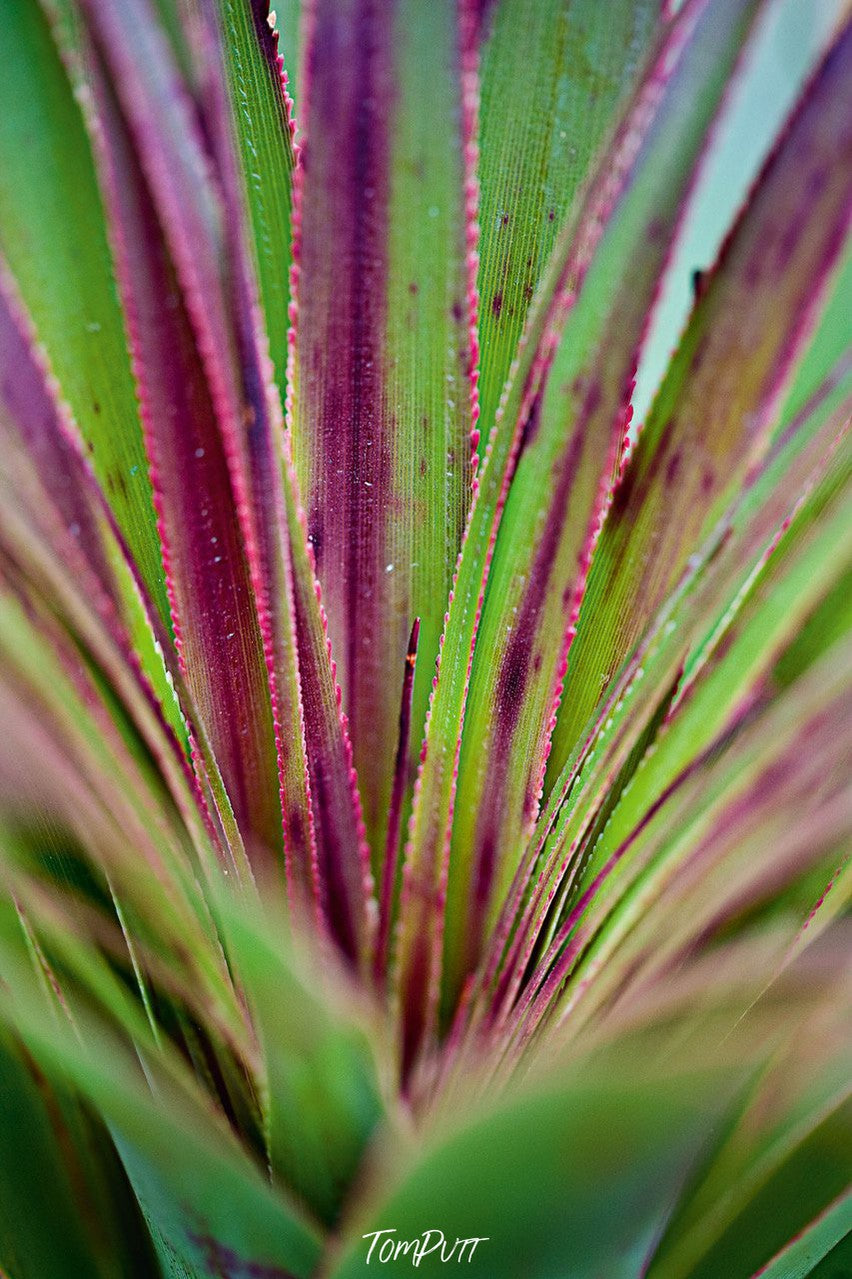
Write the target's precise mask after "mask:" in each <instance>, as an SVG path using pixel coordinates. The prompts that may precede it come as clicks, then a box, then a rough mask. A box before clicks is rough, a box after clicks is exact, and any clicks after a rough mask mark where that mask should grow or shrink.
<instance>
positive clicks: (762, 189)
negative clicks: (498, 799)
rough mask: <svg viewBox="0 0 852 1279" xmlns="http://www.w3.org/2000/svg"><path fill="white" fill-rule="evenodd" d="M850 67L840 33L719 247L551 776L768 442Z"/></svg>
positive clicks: (844, 133) (817, 276)
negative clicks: (698, 542)
mask: <svg viewBox="0 0 852 1279" xmlns="http://www.w3.org/2000/svg"><path fill="white" fill-rule="evenodd" d="M850 58H852V35H850V34H849V33H848V32H847V34H846V36H845V37H844V38H843V39H841V41H840V43H839V44H838V45H837V46H836V48H835V49H834V51H833V52H832V54H831V55H830V57H829V60H828V61H827V63H826V64H825V66H824V68H823V70H822V72H821V74H820V76H819V78H818V80H817V81H816V83H815V84H814V85H813V86H812V87H811V90H810V92H809V94H808V96H807V99H806V101H805V103H804V104H803V105H802V106H801V107H800V109H799V111H798V113H797V115H796V117H795V120H794V122H793V123H792V124H791V125H790V130H789V132H788V134H787V136H786V137H785V138H784V141H783V144H782V145H781V147H780V149H779V150H778V151H777V152H776V153H775V155H774V156H773V158H772V159H771V160H770V162H769V165H768V167H767V170H766V171H765V173H764V175H763V179H762V181H761V183H760V186H759V188H758V190H757V192H756V193H755V195H754V198H753V200H752V202H751V203H750V206H749V210H748V214H747V215H746V218H745V220H744V221H743V222H742V224H741V226H740V228H739V230H738V232H737V233H736V234H735V235H734V236H733V238H732V239H731V240H729V242H728V245H727V246H726V249H725V252H724V254H723V258H722V261H721V262H720V264H719V266H718V267H717V269H716V271H715V272H714V275H713V278H712V280H711V282H710V283H709V285H708V286H707V292H706V294H705V296H704V297H703V298H702V300H701V302H700V303H699V306H698V309H697V311H696V314H695V316H694V317H693V320H692V322H691V324H690V327H689V329H688V331H687V334H686V335H685V337H684V340H683V342H682V344H681V347H680V349H679V351H678V354H677V357H676V359H675V362H674V364H673V366H672V368H671V371H670V373H669V375H668V377H667V380H666V383H665V385H664V387H663V388H662V389H661V391H660V395H659V397H658V399H657V402H656V404H655V407H654V410H653V412H652V414H651V416H650V418H649V421H648V424H647V426H646V427H645V430H644V431H643V433H642V435H641V437H640V440H639V443H638V445H637V447H636V450H635V452H634V454H633V456H632V457H631V459H630V462H629V464H628V465H627V467H626V469H625V473H624V475H623V476H622V478H621V480H620V483H619V484H618V486H617V488H616V491H615V495H614V499H613V505H612V508H611V510H610V512H609V514H608V518H607V521H606V525H605V527H604V530H603V532H602V535H601V540H600V543H599V545H598V548H597V551H596V554H595V561H594V564H593V566H592V571H591V575H590V580H589V586H588V590H587V592H586V595H585V598H584V606H583V609H581V612H580V617H579V619H578V624H577V639H576V641H575V643H574V644H573V645H572V649H571V653H570V655H569V659H568V672H567V675H566V693H565V697H564V699H563V704H562V707H561V709H560V715H559V720H558V723H557V727H556V730H555V733H554V741H553V754H552V757H551V766H552V769H553V770H554V772H556V771H558V770H559V769H560V768H561V767H562V765H563V763H564V762H565V759H566V758H567V756H568V753H569V752H570V750H571V748H572V746H573V744H574V742H575V741H576V740H577V737H578V736H579V734H580V733H581V731H582V729H583V727H584V725H585V722H586V720H587V718H588V716H589V714H590V713H591V711H592V710H593V709H594V704H595V702H596V701H597V699H598V696H599V690H600V689H601V688H606V686H607V684H608V683H609V680H610V679H611V678H612V675H613V672H614V671H615V670H616V669H617V667H618V665H619V662H620V660H621V659H622V658H623V656H624V654H625V652H626V651H628V650H629V647H630V645H631V643H632V642H633V641H634V640H635V639H636V638H637V636H638V635H639V634H640V633H641V630H642V629H643V626H644V625H645V624H646V623H647V621H648V619H649V617H650V616H651V615H652V613H653V611H654V609H655V607H656V606H657V605H658V604H659V603H660V602H661V600H662V599H663V598H664V597H665V595H666V594H667V593H668V591H669V590H670V589H671V587H672V586H673V584H674V582H675V581H676V579H677V577H678V575H679V573H680V571H681V569H682V568H683V565H684V564H685V562H686V560H687V558H688V555H689V553H690V551H691V549H692V547H693V546H694V544H695V542H696V540H698V539H700V536H701V533H702V530H703V529H706V528H707V527H708V525H709V523H710V522H711V520H712V516H713V512H714V510H717V509H718V503H719V502H720V500H722V498H723V495H724V493H725V492H730V491H731V489H732V488H733V486H734V485H735V484H736V483H737V482H738V480H740V479H741V478H742V477H743V475H744V474H745V472H746V470H747V467H748V465H749V463H750V462H751V461H753V460H754V459H755V458H756V457H758V456H759V455H760V452H761V451H762V449H763V448H765V447H766V444H767V443H768V440H769V437H770V434H771V430H772V427H773V425H774V422H775V415H776V414H777V412H778V399H779V398H780V396H781V394H782V392H783V389H784V386H785V381H786V378H787V377H788V375H789V370H790V367H791V364H793V363H794V362H795V359H796V356H797V354H798V353H799V351H800V350H801V347H802V344H803V341H804V339H805V338H806V336H807V333H808V328H809V324H810V323H811V319H812V315H813V311H814V308H815V306H816V305H817V304H818V302H819V299H820V297H821V295H822V292H823V290H824V287H825V281H826V277H827V276H829V275H830V272H831V270H832V267H833V266H834V264H835V263H836V259H837V255H838V253H839V251H840V249H841V247H842V245H843V239H844V234H845V232H846V230H847V227H848V219H849V202H850V195H851V194H852V192H850V179H849V148H850V134H849V125H848V122H849V118H850V105H851V104H850V101H849V100H848V88H849V84H850V77H849V62H850ZM746 325H753V326H754V327H753V328H751V329H746V327H745V326H746ZM672 500H674V501H676V502H677V510H678V515H677V516H674V515H673V510H672V505H671V501H672ZM584 612H585V616H584ZM592 615H594V625H593V626H590V625H589V624H588V622H587V620H586V619H591V617H592Z"/></svg>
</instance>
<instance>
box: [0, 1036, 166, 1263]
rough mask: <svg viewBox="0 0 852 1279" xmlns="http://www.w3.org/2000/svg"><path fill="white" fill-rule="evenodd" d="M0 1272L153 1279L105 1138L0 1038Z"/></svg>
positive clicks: (146, 1245) (133, 1207) (140, 1229)
mask: <svg viewBox="0 0 852 1279" xmlns="http://www.w3.org/2000/svg"><path fill="white" fill-rule="evenodd" d="M0 1131H2V1134H3V1139H2V1141H0V1267H2V1269H3V1270H4V1271H7V1272H8V1273H9V1275H10V1276H12V1277H13V1279H68V1275H69V1274H72V1273H73V1274H78V1275H87V1276H89V1275H91V1276H92V1279H96V1277H97V1279H112V1276H114V1275H115V1274H116V1271H117V1269H118V1271H119V1272H120V1273H121V1274H122V1275H123V1276H125V1275H126V1276H127V1279H156V1276H157V1269H156V1265H155V1263H154V1259H153V1255H152V1252H151V1245H150V1241H149V1240H148V1238H147V1231H146V1229H145V1226H144V1224H143V1222H142V1219H141V1217H140V1215H139V1210H138V1206H137V1204H136V1201H135V1199H134V1197H133V1194H132V1192H131V1191H130V1187H129V1186H128V1184H127V1180H126V1177H125V1175H124V1172H123V1169H122V1168H121V1165H120V1163H119V1161H118V1157H117V1155H116V1153H115V1151H114V1150H113V1149H112V1146H111V1142H110V1139H109V1137H108V1135H107V1134H106V1133H105V1132H104V1131H103V1129H102V1128H101V1126H100V1125H99V1124H98V1123H97V1122H96V1121H95V1120H93V1119H92V1118H91V1116H90V1115H89V1114H87V1113H86V1111H85V1110H84V1109H83V1107H82V1106H81V1105H80V1104H79V1101H77V1100H76V1099H75V1098H74V1096H73V1095H72V1094H70V1093H69V1092H68V1090H67V1089H62V1088H60V1087H58V1086H57V1084H56V1083H55V1081H52V1080H51V1081H49V1080H48V1079H46V1078H45V1076H44V1075H43V1074H42V1073H41V1071H40V1070H39V1069H38V1067H37V1066H36V1063H35V1062H34V1061H33V1059H32V1058H31V1057H30V1056H29V1055H28V1054H27V1053H25V1052H24V1051H23V1050H22V1049H20V1048H19V1047H16V1046H15V1045H14V1044H13V1043H12V1041H11V1040H9V1039H8V1038H7V1036H6V1034H5V1031H4V1032H3V1033H2V1035H0Z"/></svg>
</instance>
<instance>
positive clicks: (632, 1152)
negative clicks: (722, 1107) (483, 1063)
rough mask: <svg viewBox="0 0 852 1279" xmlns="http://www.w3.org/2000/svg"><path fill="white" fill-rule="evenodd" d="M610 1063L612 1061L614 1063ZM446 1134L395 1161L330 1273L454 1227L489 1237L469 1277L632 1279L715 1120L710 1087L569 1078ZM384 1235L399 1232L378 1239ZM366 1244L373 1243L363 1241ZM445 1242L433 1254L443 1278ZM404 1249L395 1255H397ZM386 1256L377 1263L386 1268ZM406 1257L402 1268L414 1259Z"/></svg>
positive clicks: (344, 1274) (353, 1268) (468, 1257)
mask: <svg viewBox="0 0 852 1279" xmlns="http://www.w3.org/2000/svg"><path fill="white" fill-rule="evenodd" d="M610 1065H612V1063H610ZM568 1073H569V1077H568V1079H565V1080H564V1081H563V1082H560V1083H559V1084H554V1083H551V1084H550V1085H549V1086H548V1087H541V1086H539V1087H538V1089H537V1090H533V1089H532V1088H528V1089H527V1090H526V1091H525V1093H523V1094H522V1095H519V1096H515V1097H514V1098H512V1099H511V1100H510V1099H506V1100H504V1101H502V1102H501V1103H500V1104H499V1105H498V1106H496V1107H494V1108H493V1109H491V1111H490V1112H489V1111H485V1112H484V1113H482V1112H481V1111H480V1112H479V1113H476V1111H475V1112H474V1114H473V1115H472V1116H471V1117H469V1118H468V1119H466V1120H464V1121H461V1122H459V1121H457V1122H456V1123H455V1124H453V1125H452V1126H446V1127H445V1128H444V1129H443V1130H441V1129H439V1130H438V1131H437V1132H436V1133H434V1134H432V1135H429V1136H427V1137H426V1138H425V1140H424V1141H423V1143H422V1145H421V1146H420V1148H419V1149H418V1148H416V1147H415V1148H414V1149H412V1150H411V1151H410V1152H407V1153H403V1152H400V1154H398V1155H397V1157H396V1159H395V1160H394V1161H393V1162H392V1163H391V1165H390V1168H389V1170H388V1174H389V1175H390V1178H391V1184H390V1188H389V1189H388V1188H384V1189H378V1190H376V1191H374V1192H372V1193H368V1195H367V1196H366V1201H365V1203H363V1204H362V1205H359V1206H358V1207H357V1209H356V1210H355V1211H354V1212H353V1214H352V1217H351V1218H350V1220H349V1221H348V1222H347V1228H346V1231H345V1235H344V1240H343V1244H342V1253H343V1255H342V1258H341V1260H339V1261H338V1262H337V1264H335V1265H332V1266H331V1267H330V1268H329V1270H328V1274H329V1275H330V1276H333V1277H334V1279H355V1277H356V1276H361V1275H364V1274H367V1273H368V1271H367V1270H366V1265H367V1256H368V1249H369V1248H370V1246H371V1244H374V1246H375V1248H376V1254H377V1256H379V1257H380V1256H381V1252H380V1249H381V1248H382V1246H383V1245H384V1244H385V1241H386V1240H392V1241H394V1243H395V1242H396V1241H401V1242H406V1241H411V1240H416V1239H418V1238H422V1236H423V1233H424V1232H426V1231H430V1230H431V1231H435V1232H438V1231H440V1232H443V1235H444V1237H445V1238H446V1241H447V1245H446V1246H447V1251H448V1252H449V1251H450V1249H452V1248H453V1245H454V1244H455V1243H456V1241H457V1240H471V1239H474V1238H479V1239H481V1242H480V1243H478V1244H477V1245H475V1246H474V1247H473V1248H471V1247H470V1246H468V1248H467V1250H465V1251H463V1252H461V1253H460V1251H459V1250H458V1248H456V1251H455V1254H454V1256H453V1262H454V1263H456V1264H459V1263H462V1261H463V1264H464V1270H465V1273H466V1274H470V1275H475V1276H487V1277H488V1279H493V1276H495V1275H506V1276H509V1275H520V1274H523V1275H524V1276H525V1277H526V1279H552V1277H553V1276H555V1275H561V1274H566V1273H569V1274H570V1275H571V1276H572V1279H593V1277H596V1276H600V1275H604V1274H605V1275H607V1276H612V1279H616V1277H617V1279H629V1276H635V1275H636V1274H638V1273H639V1272H640V1270H641V1264H642V1257H643V1254H644V1253H646V1252H647V1251H648V1249H649V1248H650V1247H651V1245H652V1243H653V1240H654V1236H655V1234H656V1232H657V1231H658V1230H659V1229H660V1227H661V1225H662V1224H663V1222H664V1221H665V1219H666V1216H667V1214H668V1212H669V1208H670V1204H671V1201H672V1198H673V1196H674V1195H675V1194H676V1193H677V1190H678V1187H679V1185H680V1183H681V1181H682V1179H683V1177H684V1176H685V1174H686V1172H687V1170H688V1168H689V1165H690V1162H691V1161H692V1159H693V1158H694V1157H695V1154H696V1152H697V1151H698V1150H699V1149H700V1146H701V1143H702V1141H703V1140H704V1139H705V1138H706V1136H707V1133H708V1130H709V1129H711V1127H712V1122H713V1109H714V1105H713V1103H710V1104H709V1105H708V1100H709V1098H708V1092H707V1083H706V1081H701V1080H698V1079H693V1080H689V1079H688V1078H683V1077H682V1078H670V1079H668V1080H667V1081H666V1082H665V1084H663V1083H662V1082H659V1083H656V1085H655V1082H654V1081H653V1080H652V1079H649V1078H648V1077H647V1076H646V1077H645V1078H642V1077H637V1078H635V1079H634V1080H633V1081H632V1082H631V1083H629V1084H628V1083H627V1082H626V1081H624V1080H623V1079H622V1078H619V1077H618V1072H617V1070H615V1071H611V1075H610V1079H609V1080H604V1079H603V1078H602V1077H600V1076H599V1077H598V1078H597V1079H596V1080H594V1081H592V1080H590V1079H589V1077H588V1076H586V1078H585V1079H584V1080H583V1081H581V1080H580V1079H578V1078H576V1077H572V1076H571V1072H570V1071H569V1072H568ZM376 1231H393V1232H395V1233H393V1234H390V1233H389V1234H385V1235H382V1236H380V1237H379V1238H378V1239H376V1240H373V1239H371V1238H370V1237H369V1236H370V1235H371V1234H373V1233H374V1232H376ZM364 1236H368V1237H366V1238H365V1237H364ZM440 1242H441V1240H440V1237H439V1236H438V1234H437V1233H436V1234H434V1235H432V1236H431V1237H430V1238H429V1239H428V1240H427V1242H426V1244H425V1245H423V1246H424V1247H426V1246H431V1245H432V1244H434V1245H436V1247H435V1250H434V1251H433V1253H432V1254H431V1256H430V1255H427V1256H425V1257H424V1259H423V1261H422V1265H423V1268H424V1270H425V1269H426V1267H427V1266H431V1269H432V1270H433V1271H436V1272H437V1270H438V1265H437V1263H438V1261H439V1259H440V1257H441V1253H440V1251H439V1247H440ZM392 1251H393V1249H391V1253H392ZM377 1256H373V1258H372V1259H371V1261H370V1265H371V1266H374V1265H376V1262H377ZM411 1257H412V1252H411V1249H409V1253H408V1255H407V1256H406V1255H404V1254H403V1255H402V1256H401V1257H400V1258H399V1260H398V1261H397V1263H396V1269H395V1270H394V1271H392V1273H400V1274H401V1273H402V1267H403V1266H407V1265H409V1264H411Z"/></svg>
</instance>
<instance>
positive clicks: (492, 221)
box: [477, 0, 660, 430]
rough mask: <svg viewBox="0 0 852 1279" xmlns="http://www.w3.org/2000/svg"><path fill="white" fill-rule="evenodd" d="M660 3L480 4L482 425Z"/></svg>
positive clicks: (512, 0)
mask: <svg viewBox="0 0 852 1279" xmlns="http://www.w3.org/2000/svg"><path fill="white" fill-rule="evenodd" d="M659 11H660V3H659V0H638V2H637V0H615V3H609V4H599V3H597V2H596V0H496V3H494V4H491V5H486V6H485V7H484V14H485V16H484V18H483V27H484V30H483V49H482V53H481V55H480V56H481V70H480V78H481V90H480V105H479V114H480V131H479V165H478V177H479V186H480V204H479V224H480V239H479V273H478V280H477V285H478V290H479V303H480V316H479V343H480V349H481V350H482V352H483V356H484V358H483V361H482V374H481V377H480V400H481V406H482V421H483V423H484V426H485V429H486V430H490V429H491V425H492V423H493V421H494V417H495V414H496V411H497V406H498V404H499V401H500V395H501V393H502V391H503V387H504V385H505V383H506V380H507V378H508V376H509V369H510V366H511V363H512V360H513V359H514V357H515V355H516V350H517V345H518V340H519V338H520V336H521V332H522V330H523V328H524V322H525V319H526V316H527V312H528V310H529V306H530V303H531V300H532V298H533V296H534V295H535V292H536V289H537V288H538V286H539V282H540V280H541V278H542V276H543V274H544V272H545V268H546V266H547V263H548V260H549V258H550V255H551V253H552V252H553V249H554V246H555V244H556V239H557V236H558V234H559V232H560V230H561V229H562V227H563V225H564V224H565V222H566V220H567V219H568V218H569V216H570V214H571V211H572V208H573V206H574V204H575V202H576V201H577V200H578V199H579V198H580V197H581V194H582V191H583V187H584V184H585V182H586V179H587V177H588V175H589V173H590V172H591V171H592V170H593V168H594V163H595V160H596V159H597V157H598V155H599V152H600V150H601V147H602V145H603V144H604V143H605V142H607V141H608V137H609V135H610V134H611V133H612V131H613V127H614V124H615V122H616V121H617V119H618V118H619V115H620V114H621V108H622V107H623V105H624V103H625V102H626V100H627V99H628V97H629V96H630V93H631V91H632V89H633V87H634V85H635V82H636V80H637V79H638V76H639V73H640V71H641V70H642V69H643V64H644V61H645V59H646V58H647V55H648V52H649V49H650V48H651V46H652V43H653V37H655V36H656V34H657V26H658V22H659Z"/></svg>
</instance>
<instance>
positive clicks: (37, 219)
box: [0, 0, 168, 617]
mask: <svg viewBox="0 0 852 1279" xmlns="http://www.w3.org/2000/svg"><path fill="white" fill-rule="evenodd" d="M0 51H2V58H3V62H4V64H6V65H7V66H8V75H6V76H4V77H3V82H2V85H0V169H2V171H3V182H2V184H0V254H2V256H3V257H4V258H5V259H6V261H7V263H8V265H9V267H10V269H11V271H12V273H13V275H14V277H15V279H16V282H17V285H18V288H19V290H20V292H21V294H22V296H23V299H24V302H25V304H26V307H27V309H28V310H29V312H30V314H31V315H32V317H33V321H34V323H35V327H36V331H37V333H38V337H39V339H40V341H41V342H42V343H43V345H44V348H45V350H46V353H47V357H48V360H49V362H50V367H51V369H52V371H53V373H54V374H55V376H56V377H57V378H58V380H59V384H60V387H61V389H62V394H63V396H64V398H65V400H66V401H67V403H68V404H69V406H70V408H71V411H72V413H73V414H74V417H75V420H76V422H77V425H78V426H79V429H80V432H81V434H82V435H83V438H84V439H85V440H86V442H87V444H88V445H89V447H90V449H91V451H92V462H93V464H94V467H95V470H96V472H97V474H98V478H99V479H100V481H101V483H102V485H103V487H104V490H105V492H106V494H107V496H108V498H109V501H110V503H111V505H112V507H113V509H114V511H115V513H116V516H117V518H118V521H119V524H120V526H121V528H122V530H123V532H124V534H125V536H126V538H127V541H128V543H129V545H130V547H131V549H132V551H133V554H134V557H135V559H136V561H137V563H138V565H139V568H140V571H141V573H142V577H143V579H144V581H145V583H146V585H147V587H148V589H149V591H150V592H151V594H152V597H153V598H154V600H155V601H156V604H157V606H158V608H159V609H160V612H161V615H162V616H163V617H167V616H168V609H167V604H166V594H165V586H164V578H163V568H162V563H161V559H160V548H159V539H158V537H157V531H156V524H155V519H154V507H153V504H152V501H151V487H150V483H149V480H148V466H147V461H146V458H145V451H144V448H143V444H142V432H141V428H140V424H139V414H138V408H137V403H136V393H135V388H134V384H133V377H132V375H131V369H130V359H129V356H128V351H127V339H126V334H125V328H124V321H123V317H122V314H121V310H120V307H119V304H118V296H117V293H116V287H115V281H114V277H113V270H112V262H111V258H110V252H109V246H108V243H107V234H106V230H105V222H104V212H103V206H102V204H101V199H100V195H99V193H98V187H97V182H96V179H95V172H94V164H93V159H92V152H91V148H90V145H89V140H88V138H87V136H86V130H85V127H84V123H83V117H82V115H81V111H80V106H79V104H78V102H77V101H75V96H74V92H73V90H72V85H71V81H70V80H69V77H68V75H67V73H66V71H65V68H64V67H63V65H62V62H61V61H60V58H59V54H58V52H57V50H56V48H55V47H54V44H53V42H52V39H51V34H50V29H49V27H48V23H47V20H46V18H45V16H44V14H43V13H42V11H41V7H40V5H39V4H37V3H31V2H30V0H10V2H9V3H8V4H4V5H3V6H2V13H0Z"/></svg>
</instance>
